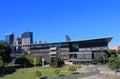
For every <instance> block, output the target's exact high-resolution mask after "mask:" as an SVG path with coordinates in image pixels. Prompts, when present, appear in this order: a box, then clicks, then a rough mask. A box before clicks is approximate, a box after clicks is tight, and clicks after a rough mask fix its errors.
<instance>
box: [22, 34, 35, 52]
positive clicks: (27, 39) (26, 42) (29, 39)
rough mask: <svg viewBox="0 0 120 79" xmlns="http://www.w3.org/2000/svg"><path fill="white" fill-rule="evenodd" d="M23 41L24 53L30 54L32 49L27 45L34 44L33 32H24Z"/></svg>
mask: <svg viewBox="0 0 120 79" xmlns="http://www.w3.org/2000/svg"><path fill="white" fill-rule="evenodd" d="M21 40H22V43H21V44H22V50H23V52H25V53H26V52H28V51H29V49H30V47H26V45H30V44H32V43H33V32H23V33H22V34H21Z"/></svg>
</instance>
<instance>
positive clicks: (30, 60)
mask: <svg viewBox="0 0 120 79" xmlns="http://www.w3.org/2000/svg"><path fill="white" fill-rule="evenodd" d="M34 59H36V61H35V65H41V63H42V61H41V60H42V59H41V57H40V56H33V55H25V56H21V57H18V58H17V59H16V60H15V64H20V65H22V66H24V67H29V66H33V65H34Z"/></svg>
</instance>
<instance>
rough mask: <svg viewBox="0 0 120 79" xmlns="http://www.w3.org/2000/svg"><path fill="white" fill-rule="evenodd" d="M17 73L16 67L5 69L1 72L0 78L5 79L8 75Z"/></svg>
mask: <svg viewBox="0 0 120 79" xmlns="http://www.w3.org/2000/svg"><path fill="white" fill-rule="evenodd" d="M15 71H16V67H14V66H13V67H5V68H2V69H1V70H0V77H3V76H5V75H7V74H12V73H14V72H15Z"/></svg>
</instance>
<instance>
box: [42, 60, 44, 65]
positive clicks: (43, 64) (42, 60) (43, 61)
mask: <svg viewBox="0 0 120 79" xmlns="http://www.w3.org/2000/svg"><path fill="white" fill-rule="evenodd" d="M42 66H43V67H44V59H43V58H42Z"/></svg>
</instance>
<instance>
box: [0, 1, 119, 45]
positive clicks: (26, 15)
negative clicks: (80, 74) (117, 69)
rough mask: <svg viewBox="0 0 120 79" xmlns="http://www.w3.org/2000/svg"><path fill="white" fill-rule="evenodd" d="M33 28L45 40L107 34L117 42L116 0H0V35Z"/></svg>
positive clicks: (18, 34) (117, 11)
mask: <svg viewBox="0 0 120 79" xmlns="http://www.w3.org/2000/svg"><path fill="white" fill-rule="evenodd" d="M25 31H31V32H33V40H34V41H36V40H41V41H47V42H58V41H65V35H69V36H70V37H71V40H83V39H91V38H100V37H109V36H112V37H113V39H112V41H111V42H110V45H111V46H112V45H117V44H120V0H0V39H1V40H5V34H7V33H10V32H13V33H14V34H15V38H16V37H20V36H21V33H22V32H25Z"/></svg>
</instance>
